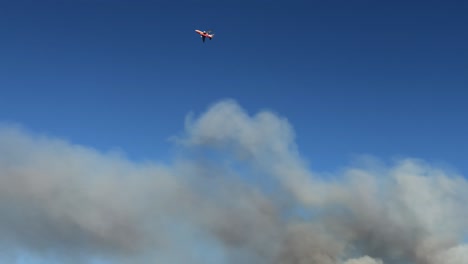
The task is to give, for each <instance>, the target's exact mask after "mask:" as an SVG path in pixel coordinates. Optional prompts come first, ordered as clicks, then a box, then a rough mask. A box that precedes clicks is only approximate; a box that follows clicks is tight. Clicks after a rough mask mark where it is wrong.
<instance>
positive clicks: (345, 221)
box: [0, 100, 468, 264]
mask: <svg viewBox="0 0 468 264" xmlns="http://www.w3.org/2000/svg"><path fill="white" fill-rule="evenodd" d="M294 137H295V136H294V131H293V129H292V127H291V126H290V124H289V123H288V121H287V120H286V119H285V118H282V117H280V116H278V115H276V114H274V113H272V112H269V111H262V112H260V113H258V114H256V115H253V116H251V115H249V114H248V113H247V112H246V111H245V110H243V109H242V108H241V107H240V106H239V105H238V104H237V103H236V102H234V101H232V100H226V101H221V102H218V103H217V104H215V105H213V106H212V107H210V108H209V109H208V111H207V112H205V113H203V114H202V115H201V116H199V117H197V118H192V119H190V120H188V122H187V126H186V129H185V131H184V133H183V135H181V136H179V137H177V138H176V142H177V146H178V147H179V148H180V150H181V153H182V155H180V156H177V158H174V160H173V163H171V164H161V163H157V162H145V163H138V162H134V161H131V160H129V159H127V158H126V157H125V156H123V155H121V154H119V153H113V152H110V153H102V152H99V151H97V150H95V149H92V148H88V147H84V146H78V145H74V144H72V143H70V142H67V141H64V140H60V139H56V138H52V137H46V136H38V135H34V134H32V133H29V132H27V131H25V130H23V129H20V128H17V127H12V126H3V127H1V128H0V246H1V249H2V250H1V251H0V257H4V258H7V257H10V258H11V257H14V255H15V252H17V251H23V252H29V253H30V254H35V255H36V256H39V257H42V258H45V259H48V260H51V259H58V260H63V261H64V262H66V263H92V262H91V260H92V259H95V258H103V259H108V260H110V261H111V263H119V264H126V263H154V262H157V263H176V264H178V263H224V264H231V263H256V264H257V263H260V264H271V263H273V264H303V263H304V264H309V263H312V264H341V263H344V264H383V263H385V264H400V263H405V264H406V263H408V264H409V263H411V264H461V263H468V254H467V253H468V250H467V247H466V245H464V244H463V239H464V236H465V234H466V231H467V229H468V226H467V225H468V222H467V221H466V220H465V219H468V218H467V217H468V182H467V181H466V179H465V178H463V177H461V176H460V175H456V174H454V173H452V172H449V171H446V170H444V169H441V168H437V167H433V166H431V165H430V164H427V163H425V162H424V161H421V160H417V159H404V160H400V161H398V162H396V163H395V164H390V165H386V164H384V163H381V162H378V161H375V160H373V159H369V158H367V159H364V161H365V162H363V163H362V164H354V165H352V166H350V167H348V168H345V169H343V170H341V172H339V173H333V174H332V173H328V174H327V176H326V177H325V176H322V174H320V173H317V172H313V171H312V170H311V169H310V168H309V167H308V164H307V162H306V160H305V159H304V158H303V157H302V156H301V154H300V153H299V151H298V148H297V146H296V145H295V139H294ZM356 256H357V257H356ZM360 256H363V257H360ZM63 261H62V262H63ZM9 263H12V261H9ZM49 263H50V262H49Z"/></svg>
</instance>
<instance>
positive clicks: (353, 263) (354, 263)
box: [344, 256, 383, 264]
mask: <svg viewBox="0 0 468 264" xmlns="http://www.w3.org/2000/svg"><path fill="white" fill-rule="evenodd" d="M344 264H383V262H382V260H380V259H373V258H371V257H369V256H364V257H362V258H358V259H350V260H348V261H346V262H345V263H344Z"/></svg>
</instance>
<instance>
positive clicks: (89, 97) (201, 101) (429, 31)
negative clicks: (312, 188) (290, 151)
mask: <svg viewBox="0 0 468 264" xmlns="http://www.w3.org/2000/svg"><path fill="white" fill-rule="evenodd" d="M7 2H9V3H7ZM164 2H167V3H164ZM467 14H468V2H467V1H446V0H445V1H364V0H362V1H349V0H348V1H304V2H298V1H266V0H265V1H257V0H252V1H133V0H132V1H130V0H127V1H125V0H67V1H65V0H63V1H59V0H57V1H50V0H41V1H1V2H0V122H13V123H19V124H22V125H23V126H25V127H26V128H28V129H30V130H32V131H34V132H38V133H47V134H49V135H53V136H58V137H62V138H66V139H69V140H71V141H72V142H73V143H78V144H83V145H87V146H91V147H95V148H97V149H100V150H104V151H105V150H108V149H112V148H120V149H122V150H123V151H124V152H126V153H127V154H128V156H129V157H130V158H132V159H136V160H141V159H158V160H165V159H166V158H167V157H168V155H169V154H170V147H171V144H170V142H168V141H167V138H168V137H170V136H172V135H174V134H177V133H179V132H180V131H181V130H182V129H183V125H184V123H183V122H184V118H185V115H186V114H187V113H188V112H189V111H195V112H196V113H200V112H202V111H204V110H205V109H206V108H207V107H209V106H210V105H211V104H213V103H215V102H217V101H218V100H220V99H225V98H232V99H234V100H236V101H237V102H238V103H239V104H240V105H241V106H242V107H244V108H245V109H247V110H248V111H249V112H250V113H255V112H257V111H258V110H262V109H270V110H272V111H274V112H276V113H278V114H280V115H281V116H284V117H286V118H287V119H288V120H289V122H290V123H291V124H292V126H293V127H294V129H295V132H296V134H297V143H298V145H299V150H300V151H301V153H302V154H303V156H304V157H306V158H307V159H308V160H309V161H310V163H311V166H312V167H313V168H314V169H315V170H335V169H337V168H339V167H341V166H345V165H347V163H348V162H349V160H350V158H351V157H352V155H354V154H370V155H375V156H377V157H379V158H383V159H391V158H392V157H395V156H405V157H406V156H410V157H417V158H423V159H426V160H428V161H431V162H446V163H448V164H450V165H451V166H453V167H455V168H456V169H458V170H460V171H461V172H462V173H463V174H465V175H468V163H467V157H468V140H467V135H468V121H467V120H468V118H467V116H468V103H467V101H468V91H467V90H468V30H467V25H468V15H467ZM195 29H201V30H205V29H213V30H214V32H215V34H216V36H215V38H214V39H213V40H211V41H209V40H207V41H206V43H202V42H201V40H200V38H199V37H198V36H197V35H196V33H195V32H194V30H195Z"/></svg>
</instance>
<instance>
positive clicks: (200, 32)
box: [195, 29, 214, 42]
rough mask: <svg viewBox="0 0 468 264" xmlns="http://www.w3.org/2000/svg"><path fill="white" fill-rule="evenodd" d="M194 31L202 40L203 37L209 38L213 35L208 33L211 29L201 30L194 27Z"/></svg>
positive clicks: (203, 39)
mask: <svg viewBox="0 0 468 264" xmlns="http://www.w3.org/2000/svg"><path fill="white" fill-rule="evenodd" d="M195 32H197V33H198V34H200V37H201V38H202V41H203V42H205V38H209V39H210V40H211V39H212V38H213V37H214V34H210V33H211V30H208V31H201V30H198V29H196V30H195Z"/></svg>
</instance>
